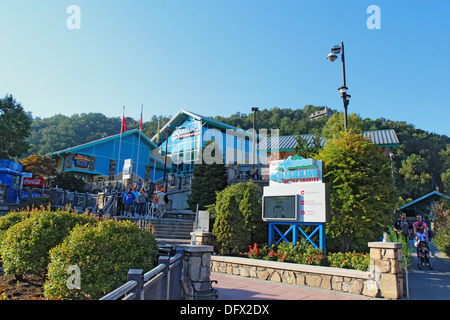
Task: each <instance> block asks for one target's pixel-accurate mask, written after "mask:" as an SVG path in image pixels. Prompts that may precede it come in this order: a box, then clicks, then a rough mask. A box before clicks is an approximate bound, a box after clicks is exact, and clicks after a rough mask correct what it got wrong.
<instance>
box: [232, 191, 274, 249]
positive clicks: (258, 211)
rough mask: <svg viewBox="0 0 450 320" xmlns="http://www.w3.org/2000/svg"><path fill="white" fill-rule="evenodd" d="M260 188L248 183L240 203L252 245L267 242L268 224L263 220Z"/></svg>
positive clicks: (240, 209)
mask: <svg viewBox="0 0 450 320" xmlns="http://www.w3.org/2000/svg"><path fill="white" fill-rule="evenodd" d="M260 200H261V197H260V196H259V190H258V186H257V185H256V184H254V183H252V182H249V183H247V188H246V189H245V191H244V196H243V198H242V200H241V202H240V203H239V211H240V212H241V213H242V215H243V217H244V221H245V225H244V228H245V229H246V230H247V232H248V233H249V235H250V243H260V244H261V243H264V242H266V241H267V233H268V224H267V223H265V222H264V221H263V220H262V204H261V201H260Z"/></svg>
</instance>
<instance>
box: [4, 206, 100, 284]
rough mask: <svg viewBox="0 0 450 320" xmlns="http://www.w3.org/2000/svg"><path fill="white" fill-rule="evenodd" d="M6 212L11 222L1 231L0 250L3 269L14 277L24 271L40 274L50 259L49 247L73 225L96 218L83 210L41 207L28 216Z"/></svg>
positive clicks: (45, 268) (42, 275)
mask: <svg viewBox="0 0 450 320" xmlns="http://www.w3.org/2000/svg"><path fill="white" fill-rule="evenodd" d="M9 215H11V216H10V217H9V218H7V219H9V220H8V221H9V222H10V223H11V224H13V225H12V226H10V227H9V228H8V229H7V230H6V231H5V232H4V233H2V241H1V243H0V252H1V254H2V260H3V268H4V271H5V273H6V274H13V275H15V276H16V277H18V276H21V275H23V274H25V273H27V272H30V273H34V274H36V275H38V276H41V277H44V275H45V273H46V271H47V265H48V263H49V261H50V259H49V256H48V252H49V250H50V249H51V248H53V247H54V246H56V245H58V244H59V243H61V242H62V241H63V240H64V238H65V237H67V236H68V235H69V233H70V231H71V229H72V228H73V227H75V226H76V225H78V224H86V223H96V222H97V220H96V219H95V218H93V217H89V216H87V215H84V214H77V213H71V212H68V211H56V212H52V211H48V210H45V209H41V210H40V211H36V212H33V213H31V214H30V216H29V217H26V213H20V212H18V213H10V214H8V215H7V216H9ZM23 218H25V219H23ZM20 219H22V221H20V222H19V220H20ZM15 222H16V223H15ZM14 223H15V224H14Z"/></svg>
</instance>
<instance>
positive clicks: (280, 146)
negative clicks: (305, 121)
mask: <svg viewBox="0 0 450 320" xmlns="http://www.w3.org/2000/svg"><path fill="white" fill-rule="evenodd" d="M296 137H297V136H279V137H266V138H263V139H262V140H261V141H260V142H259V143H258V146H257V148H258V150H285V151H287V150H294V148H295V147H296V146H297V140H296ZM301 137H302V138H303V139H306V140H307V141H308V144H311V143H312V141H313V139H314V137H315V135H314V134H304V135H301ZM320 141H321V143H320V145H321V146H322V147H323V146H324V145H325V139H324V138H322V137H320Z"/></svg>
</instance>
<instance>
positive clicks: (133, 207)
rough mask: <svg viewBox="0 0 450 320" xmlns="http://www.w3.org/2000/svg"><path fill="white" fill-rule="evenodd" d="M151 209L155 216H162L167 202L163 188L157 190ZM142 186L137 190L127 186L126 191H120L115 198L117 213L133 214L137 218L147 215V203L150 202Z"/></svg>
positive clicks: (129, 215)
mask: <svg viewBox="0 0 450 320" xmlns="http://www.w3.org/2000/svg"><path fill="white" fill-rule="evenodd" d="M152 200H153V206H152V210H153V211H154V214H155V216H156V217H159V218H162V216H163V214H164V212H165V208H166V205H167V203H168V202H169V200H168V198H167V195H166V194H165V193H164V189H162V190H160V191H158V192H157V193H156V194H155V195H154V197H153V199H152ZM152 200H151V199H149V196H148V194H147V193H146V192H145V190H144V188H141V189H140V190H139V191H137V188H129V189H128V190H127V191H126V192H121V193H119V195H118V198H117V212H118V215H123V216H125V217H134V216H135V214H137V215H138V217H139V218H144V217H145V216H146V215H147V203H148V202H152Z"/></svg>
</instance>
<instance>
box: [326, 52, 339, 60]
mask: <svg viewBox="0 0 450 320" xmlns="http://www.w3.org/2000/svg"><path fill="white" fill-rule="evenodd" d="M327 59H328V60H330V61H331V62H333V61H334V60H336V59H337V55H336V54H335V53H334V52H330V53H329V54H328V56H327Z"/></svg>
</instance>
